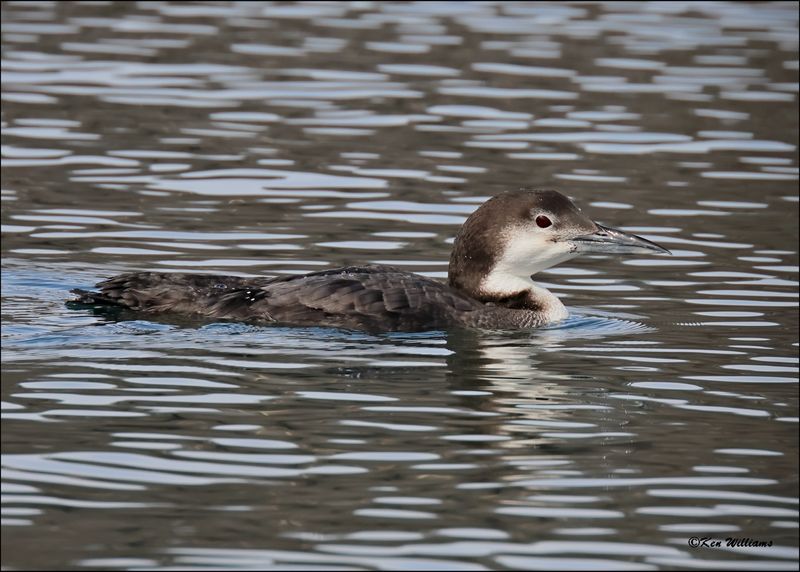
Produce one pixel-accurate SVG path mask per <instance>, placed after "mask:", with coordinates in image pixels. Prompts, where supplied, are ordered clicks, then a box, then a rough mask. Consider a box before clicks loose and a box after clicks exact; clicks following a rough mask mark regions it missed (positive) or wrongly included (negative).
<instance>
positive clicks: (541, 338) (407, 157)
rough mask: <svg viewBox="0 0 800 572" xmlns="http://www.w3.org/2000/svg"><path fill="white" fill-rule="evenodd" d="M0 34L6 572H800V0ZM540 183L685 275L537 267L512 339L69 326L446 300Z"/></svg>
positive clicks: (34, 13)
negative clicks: (231, 279) (96, 304)
mask: <svg viewBox="0 0 800 572" xmlns="http://www.w3.org/2000/svg"><path fill="white" fill-rule="evenodd" d="M2 10H3V29H2V32H3V74H2V81H3V92H2V99H3V113H2V121H3V124H2V126H3V147H2V159H3V182H2V232H3V234H2V239H3V240H2V256H3V264H2V266H3V277H2V278H3V279H2V287H3V292H2V296H3V298H2V300H3V302H2V318H3V337H2V340H3V377H2V394H3V398H2V400H3V435H2V442H3V445H2V449H3V473H2V490H3V503H4V504H3V508H2V524H3V529H2V530H3V534H2V540H3V565H4V567H6V568H8V569H67V568H69V569H82V570H96V569H115V570H138V569H148V570H154V569H159V570H167V569H182V570H186V569H196V570H202V569H218V568H220V567H226V568H240V569H246V568H250V569H281V570H286V569H309V568H313V569H320V570H323V569H324V570H340V569H348V570H351V569H358V570H376V569H393V570H394V569H432V568H437V569H467V570H488V569H494V570H496V569H525V570H528V569H548V570H550V569H565V568H566V569H585V568H600V569H610V570H621V569H645V570H648V569H649V570H652V569H695V570H700V569H702V570H715V569H719V570H731V569H754V568H755V569H770V570H796V569H797V566H798V560H799V559H798V548H797V547H798V494H797V487H798V463H797V434H798V433H797V421H798V400H797V384H798V318H797V312H798V282H797V280H798V278H797V273H798V254H797V251H798V248H797V244H798V190H797V189H798V154H797V138H798V121H797V85H798V84H797V73H798V52H797V37H798V35H797V34H798V27H797V4H796V3H780V2H778V3H752V4H751V3H727V2H719V3H694V2H692V3H685V2H669V3H614V2H610V3H597V4H586V3H566V2H564V3H543V2H535V3H523V2H513V3H494V2H481V3H455V2H443V3H440V2H420V3H362V2H354V3H295V4H293V3H281V4H272V3H254V2H240V3H216V4H204V3H203V4H193V3H186V2H172V3H170V2H158V3H156V2H153V3H145V2H143V3H138V4H131V3H116V2H113V3H112V2H106V3H103V2H96V3H67V2H57V3H28V2H8V3H4V4H3V8H2ZM521 186H531V187H538V188H557V189H559V190H561V191H562V192H564V193H566V194H568V195H570V196H571V197H573V198H574V199H575V200H576V202H577V203H578V204H579V206H581V207H582V208H583V210H584V211H585V212H586V213H588V214H589V215H590V216H592V217H593V218H595V219H596V220H598V221H599V222H601V223H603V224H607V225H611V226H615V227H621V228H623V229H624V230H628V231H631V232H636V233H637V234H641V235H643V236H645V237H646V238H648V239H650V240H654V241H656V242H658V243H659V244H662V245H664V246H665V247H667V248H669V249H670V250H672V252H673V256H672V257H670V258H667V257H659V256H641V257H629V258H624V259H611V258H605V257H587V258H584V259H578V260H574V261H570V262H569V263H566V264H564V265H561V266H559V267H556V268H553V269H551V270H549V271H547V272H545V273H542V274H541V275H540V276H538V279H539V280H540V282H541V283H542V284H543V285H544V286H546V287H548V288H550V289H551V290H553V291H554V292H555V293H557V294H558V295H559V296H560V297H561V298H562V299H563V300H564V302H565V303H566V304H567V305H568V307H569V308H570V310H571V312H572V316H571V317H570V319H569V320H567V321H566V322H565V323H563V324H559V325H557V326H554V327H550V328H544V329H541V330H536V331H524V332H510V333H502V332H429V333H424V334H385V335H369V334H363V333H358V332H350V331H343V330H335V329H322V328H308V329H301V328H282V327H274V328H264V327H253V326H248V325H244V324H231V323H197V322H192V321H185V322H177V323H176V322H175V321H169V320H155V319H142V317H140V316H138V317H137V316H122V317H119V316H118V317H117V319H114V318H113V317H110V316H104V315H95V314H92V313H91V312H89V311H85V310H83V311H80V310H72V309H69V308H67V307H66V306H65V305H64V301H65V300H66V299H67V298H68V297H69V294H68V292H69V290H70V289H71V288H76V287H81V288H86V287H90V286H91V285H92V284H94V283H95V282H96V281H98V280H100V279H102V278H104V277H107V276H110V275H114V274H117V273H120V272H124V271H135V270H157V271H159V270H160V271H165V272H167V271H181V272H203V273H227V274H235V275H276V274H281V273H298V272H307V271H313V270H319V269H324V268H333V267H336V266H339V265H344V264H351V263H362V262H373V263H389V264H393V265H396V266H400V267H402V268H406V269H408V270H410V271H415V272H420V273H422V274H425V275H428V276H434V277H444V276H445V274H446V270H447V259H448V255H449V251H450V247H451V243H452V237H453V236H454V234H455V232H456V230H457V229H458V226H459V225H460V224H461V222H462V221H463V220H464V219H465V217H466V216H468V214H469V213H470V212H472V211H473V210H474V209H475V208H476V207H477V205H479V204H480V203H481V202H482V201H483V200H485V199H486V198H487V197H489V196H491V195H493V194H496V193H498V192H501V191H503V190H507V189H512V188H518V187H521ZM694 537H709V538H712V539H721V540H723V541H724V539H725V538H728V537H733V538H740V539H752V540H754V541H763V542H771V543H772V544H771V546H768V547H749V548H748V547H726V546H722V547H718V548H714V547H702V546H701V547H694V546H691V545H690V539H692V538H694Z"/></svg>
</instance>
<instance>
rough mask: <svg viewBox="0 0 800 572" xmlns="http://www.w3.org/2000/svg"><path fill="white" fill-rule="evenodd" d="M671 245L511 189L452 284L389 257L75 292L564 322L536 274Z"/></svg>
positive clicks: (467, 247)
mask: <svg viewBox="0 0 800 572" xmlns="http://www.w3.org/2000/svg"><path fill="white" fill-rule="evenodd" d="M648 251H655V252H659V253H665V254H669V251H668V250H666V249H664V248H662V247H660V246H658V245H657V244H655V243H653V242H650V241H649V240H645V239H644V238H641V237H638V236H635V235H633V234H628V233H625V232H622V231H619V230H615V229H613V228H607V227H604V226H601V225H599V224H597V223H595V222H593V221H592V220H591V219H589V218H588V217H586V216H585V215H584V214H583V213H581V211H580V210H578V208H577V207H576V206H575V205H574V204H572V202H571V201H570V200H569V199H568V198H567V197H565V196H564V195H562V194H561V193H559V192H557V191H549V190H548V191H540V190H535V191H532V190H520V191H509V192H505V193H501V194H499V195H497V196H495V197H493V198H491V199H489V200H488V201H486V202H485V203H483V205H481V206H480V207H479V208H478V209H477V210H476V211H475V212H473V213H472V215H471V216H470V217H469V218H468V219H467V220H466V222H465V223H464V224H463V226H462V227H461V229H460V231H459V232H458V234H457V236H456V238H455V243H454V246H453V251H452V253H451V255H450V265H449V268H448V273H447V274H448V279H447V284H444V283H442V282H439V281H437V280H434V279H432V278H427V277H425V276H420V275H419V274H413V273H411V272H405V271H403V270H400V269H398V268H394V267H391V266H382V265H364V266H348V267H345V268H336V269H332V270H323V271H321V272H312V273H310V274H304V275H294V276H279V277H275V278H240V277H235V276H208V275H198V274H178V273H158V272H134V273H128V274H121V275H119V276H116V277H113V278H110V279H108V280H105V281H103V282H100V283H98V284H97V287H98V288H99V292H88V291H86V290H73V291H72V292H73V293H75V294H77V295H78V296H79V297H78V299H77V300H76V302H80V303H84V304H93V305H94V304H97V305H114V306H121V307H124V308H129V309H131V310H137V311H140V312H142V313H146V314H156V313H173V314H181V315H185V316H195V317H201V318H213V319H229V320H241V321H248V322H255V323H270V324H272V323H277V324H284V325H296V326H333V327H343V328H351V329H361V330H368V331H424V330H440V329H447V328H450V327H459V326H460V327H468V328H483V329H497V330H499V329H519V328H531V327H536V326H542V325H545V324H550V323H553V322H557V321H560V320H563V319H564V318H566V317H567V315H568V313H567V310H566V308H565V307H564V305H563V304H562V303H561V301H560V300H559V299H558V298H557V297H556V296H555V295H553V294H551V293H550V292H549V291H548V290H546V289H545V288H543V287H541V286H537V285H536V284H534V283H533V281H532V280H531V275H533V274H536V273H537V272H539V271H540V270H544V269H546V268H550V267H551V266H554V265H556V264H558V263H560V262H564V261H565V260H569V259H571V258H574V257H575V256H578V255H579V254H587V253H588V254H624V253H646V252H648Z"/></svg>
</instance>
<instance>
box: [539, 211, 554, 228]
mask: <svg viewBox="0 0 800 572" xmlns="http://www.w3.org/2000/svg"><path fill="white" fill-rule="evenodd" d="M552 224H553V221H551V220H550V219H549V218H547V217H546V216H544V215H543V214H540V215H539V216H537V217H536V226H538V227H539V228H547V227H548V226H552Z"/></svg>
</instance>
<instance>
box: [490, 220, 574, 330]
mask: <svg viewBox="0 0 800 572" xmlns="http://www.w3.org/2000/svg"><path fill="white" fill-rule="evenodd" d="M504 239H505V240H504V241H503V243H504V244H503V246H504V249H503V253H502V255H501V256H500V258H499V260H498V261H497V262H496V263H495V265H494V266H493V267H492V269H491V270H490V271H489V274H488V275H486V276H485V277H484V279H483V280H482V281H481V286H480V290H481V293H482V294H483V295H485V296H487V297H491V298H504V297H507V296H513V295H515V294H519V293H520V292H530V296H531V298H532V299H533V300H534V301H535V302H536V304H537V305H538V306H540V308H541V310H540V313H541V314H542V315H541V316H540V318H541V320H542V321H543V323H552V322H558V321H560V320H563V319H565V318H566V317H567V316H568V315H569V312H567V309H566V308H565V307H564V304H562V303H561V300H559V299H558V298H557V297H556V296H555V295H554V294H553V293H551V292H550V291H549V290H547V289H546V288H543V287H541V286H537V285H536V284H534V282H533V280H531V275H533V274H536V273H537V272H539V271H541V270H544V269H546V268H550V267H551V266H555V265H556V264H558V263H560V262H564V261H565V260H569V259H571V258H574V257H575V256H576V255H575V253H574V252H572V251H571V249H570V245H569V244H566V243H563V242H561V243H559V242H553V241H549V240H545V239H543V238H542V237H540V236H536V235H531V234H530V233H529V232H525V231H524V230H523V231H520V230H519V229H510V230H509V231H508V232H507V233H506V235H505V237H504Z"/></svg>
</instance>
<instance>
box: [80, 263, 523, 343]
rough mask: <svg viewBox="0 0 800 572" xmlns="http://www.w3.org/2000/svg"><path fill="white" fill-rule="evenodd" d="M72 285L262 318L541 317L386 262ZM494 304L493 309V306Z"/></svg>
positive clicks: (404, 325)
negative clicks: (273, 273)
mask: <svg viewBox="0 0 800 572" xmlns="http://www.w3.org/2000/svg"><path fill="white" fill-rule="evenodd" d="M97 287H98V288H99V291H98V292H88V291H86V290H73V292H74V293H75V294H77V295H78V299H77V300H76V301H77V302H79V303H82V304H91V305H112V306H118V307H123V308H128V309H130V310H135V311H139V312H142V313H146V314H163V313H171V314H180V315H184V316H195V317H200V318H209V319H228V320H237V321H247V322H252V323H261V324H275V323H279V324H286V325H295V326H332V327H342V328H352V329H360V330H367V331H425V330H438V329H447V328H452V327H458V326H462V327H495V328H520V327H531V326H536V325H538V323H537V319H536V317H535V316H534V315H533V312H522V313H521V312H519V311H512V310H508V309H505V310H506V311H505V312H503V311H501V312H500V314H502V318H503V319H502V322H503V323H498V318H501V316H500V315H498V313H497V310H504V309H503V308H494V307H487V306H486V305H484V304H482V303H480V302H479V301H477V300H475V299H472V298H469V297H467V296H465V295H463V294H461V293H460V292H458V291H457V290H453V289H452V288H449V287H448V286H446V285H445V284H443V283H441V282H438V281H436V280H433V279H430V278H426V277H424V276H420V275H418V274H412V273H410V272H404V271H401V270H399V269H397V268H393V267H390V266H381V265H368V266H350V267H346V268H337V269H332V270H324V271H321V272H312V273H311V274H304V275H295V276H280V277H277V278H240V277H235V276H209V275H200V274H179V273H158V272H134V273H128V274H121V275H119V276H115V277H114V278H110V279H108V280H105V281H103V282H100V283H98V284H97ZM493 310H494V311H493Z"/></svg>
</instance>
